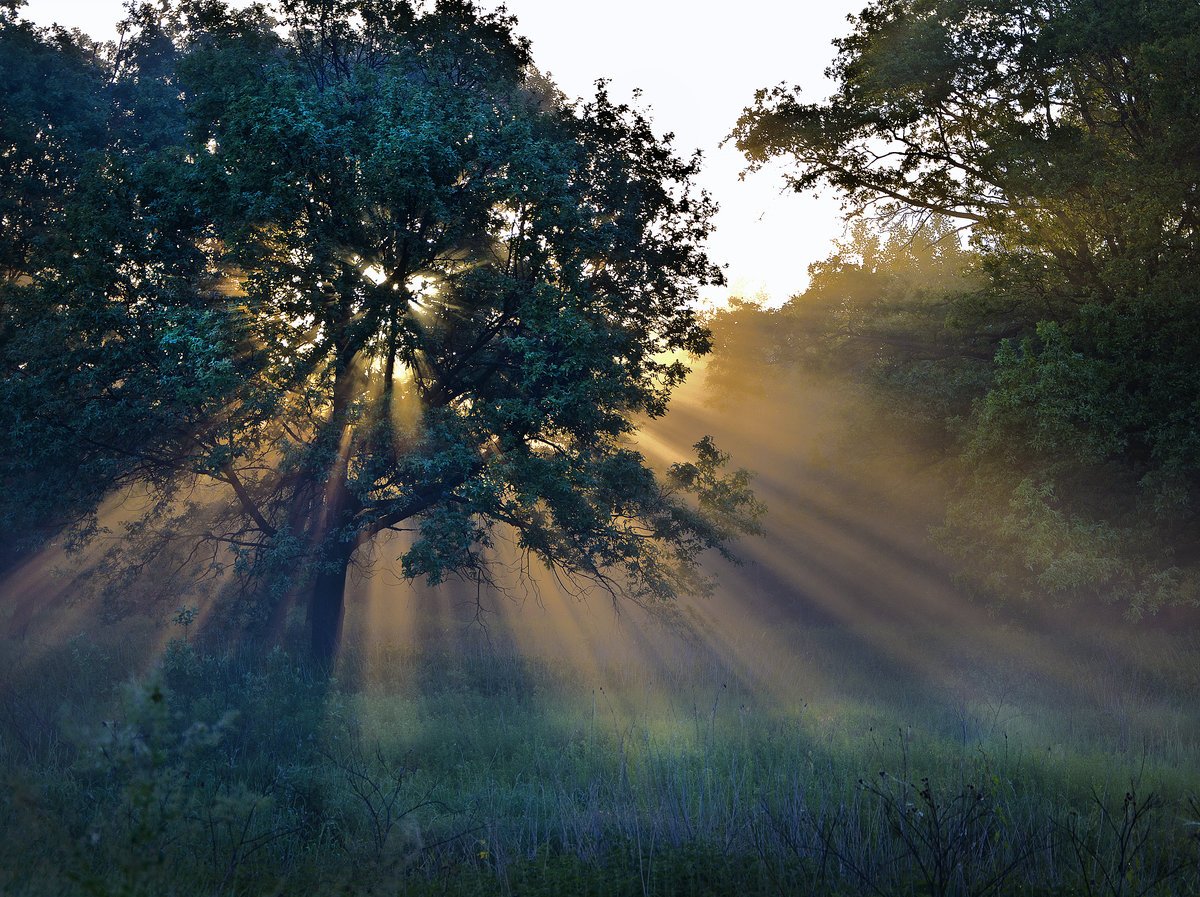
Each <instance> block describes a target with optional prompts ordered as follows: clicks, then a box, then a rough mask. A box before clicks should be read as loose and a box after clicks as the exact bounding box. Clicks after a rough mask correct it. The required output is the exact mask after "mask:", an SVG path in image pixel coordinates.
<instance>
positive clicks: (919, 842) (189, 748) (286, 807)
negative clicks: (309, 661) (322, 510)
mask: <svg viewBox="0 0 1200 897" xmlns="http://www.w3.org/2000/svg"><path fill="white" fill-rule="evenodd" d="M1106 631H1107V632H1108V639H1109V648H1108V649H1105V648H1104V647H1099V648H1097V649H1096V650H1095V651H1094V652H1093V655H1092V656H1091V657H1090V658H1089V659H1087V660H1086V661H1080V663H1081V666H1080V667H1078V668H1077V670H1076V672H1077V673H1078V674H1079V676H1080V677H1081V678H1080V680H1079V681H1081V682H1082V681H1088V682H1091V683H1093V684H1095V685H1096V686H1097V689H1096V691H1095V692H1094V693H1095V694H1096V695H1097V696H1098V700H1097V701H1096V702H1094V703H1091V704H1088V703H1084V702H1081V701H1080V700H1079V698H1078V695H1075V694H1071V693H1070V692H1068V691H1063V690H1061V689H1058V688H1048V687H1047V686H1046V684H1045V682H1044V681H1042V680H1039V679H1038V678H1037V677H1031V676H1030V675H1029V674H1028V673H1027V672H1026V671H1023V670H1021V669H1019V668H1010V669H1007V670H1004V669H997V668H995V667H994V666H992V668H990V669H987V670H986V672H983V670H984V666H986V665H980V666H978V667H976V669H977V671H978V672H977V675H978V676H979V677H980V679H979V681H977V682H975V683H974V686H975V687H974V688H972V689H971V693H972V695H973V697H971V698H969V699H968V698H966V697H964V696H965V695H966V693H967V692H966V691H964V690H963V689H951V688H946V689H933V690H930V689H929V688H927V687H924V686H921V685H919V684H918V683H917V682H916V681H915V680H914V679H913V678H912V677H904V676H902V675H898V672H897V670H896V669H895V668H892V667H890V666H889V665H887V664H886V663H884V662H882V661H881V662H880V663H878V664H874V665H873V664H871V663H864V660H863V653H862V651H861V648H860V647H859V646H856V645H854V644H852V643H851V641H850V639H849V636H848V634H847V633H846V632H845V631H844V630H842V629H840V628H838V627H823V628H821V627H817V628H812V627H810V628H808V629H807V631H806V632H805V633H804V634H803V635H800V636H798V637H799V638H801V639H802V642H801V643H799V644H796V646H795V647H796V649H797V652H798V654H802V655H804V656H805V657H807V658H808V660H809V661H810V662H813V663H816V664H818V665H820V666H821V667H822V668H823V669H825V670H826V671H828V673H829V674H830V675H829V676H828V677H827V678H826V679H825V682H826V683H835V685H832V686H825V687H820V688H816V687H815V685H814V688H813V689H812V690H809V689H805V690H806V691H809V693H810V696H809V697H807V698H805V699H799V698H797V700H796V702H795V703H792V704H791V705H788V704H787V703H786V702H782V701H778V700H772V699H768V698H764V697H763V694H762V692H761V691H760V690H758V689H755V688H752V687H751V686H750V684H749V683H746V682H737V681H729V680H728V678H727V677H728V670H723V669H720V668H714V667H712V666H708V667H704V666H699V665H697V666H693V667H691V668H687V667H686V666H679V667H676V668H675V669H674V670H673V671H672V672H671V673H670V674H668V675H665V676H658V677H657V678H656V677H655V676H654V675H653V674H652V673H650V672H649V671H648V670H646V669H637V668H634V667H632V666H625V667H621V668H610V669H608V670H606V671H605V672H604V673H603V674H601V675H600V676H599V677H596V676H584V675H582V674H571V673H564V672H563V671H562V670H558V671H556V670H554V669H552V668H550V667H549V666H547V665H546V664H544V663H539V662H535V661H529V660H527V659H522V658H520V657H518V656H516V655H514V654H511V653H509V652H506V651H504V650H503V649H502V648H498V647H496V646H495V645H492V646H488V645H487V643H486V642H484V641H481V642H479V644H478V645H477V646H476V647H475V648H474V649H470V650H463V649H462V648H461V646H460V647H459V649H458V650H457V651H455V653H453V654H451V653H444V652H440V651H438V650H437V649H431V650H430V651H425V652H414V651H411V650H408V649H399V648H392V649H389V648H386V647H380V648H377V649H376V654H375V656H373V657H371V658H366V657H358V658H355V657H353V656H351V657H348V658H346V662H345V663H344V664H343V671H344V672H343V678H335V679H333V680H330V679H329V678H327V677H325V676H322V675H315V674H313V673H310V672H308V671H306V670H305V669H304V668H303V666H302V665H300V664H298V663H297V662H296V661H295V660H294V659H293V658H292V657H290V656H289V655H288V654H286V653H284V652H283V651H282V650H277V651H274V652H273V653H271V654H269V655H267V656H265V657H263V656H261V655H243V656H234V655H229V654H227V653H225V654H222V653H215V652H207V651H204V650H202V649H200V648H198V647H196V646H194V645H192V644H190V643H188V642H187V641H185V640H183V639H182V638H178V639H175V640H174V641H172V642H171V643H170V645H169V646H168V648H167V650H166V652H165V654H164V656H163V658H162V660H161V661H160V662H157V663H155V664H154V665H153V666H152V667H150V668H149V669H141V668H139V663H140V662H139V661H138V660H137V659H136V657H134V656H132V655H129V654H128V653H126V654H125V655H123V654H122V653H121V651H120V649H119V648H117V647H114V646H108V647H104V646H102V645H101V644H99V643H97V642H96V641H94V640H92V639H90V638H88V637H79V638H77V639H75V640H73V641H72V642H70V643H68V644H67V645H64V646H61V647H59V648H58V649H56V650H54V651H50V652H47V653H44V654H42V655H41V656H40V657H38V658H37V659H36V660H35V659H30V658H28V657H26V659H25V660H22V656H23V654H24V655H27V654H28V651H22V650H21V649H20V647H19V646H16V645H13V644H8V645H6V646H5V651H4V652H3V655H2V656H4V657H5V658H7V659H8V660H7V661H6V669H5V671H4V672H5V676H4V682H5V686H4V693H3V702H2V703H0V708H2V711H3V717H2V723H0V725H2V726H3V728H2V729H0V733H2V735H0V745H2V752H3V753H2V754H0V763H2V765H3V777H4V780H5V782H6V785H5V787H4V788H3V791H2V793H3V795H4V796H3V797H2V798H0V826H2V832H3V837H2V838H0V870H3V871H2V872H0V876H2V878H0V890H2V891H3V893H5V894H12V895H31V897H32V895H43V894H46V895H49V894H55V895H57V894H103V895H140V894H146V895H150V894H178V895H192V894H195V895H199V894H299V893H320V894H333V893H363V894H366V893H374V894H493V893H494V894H522V895H528V894H547V895H550V894H576V893H577V894H595V895H609V894H611V895H618V894H620V895H624V894H629V895H647V894H661V895H666V894H764V895H765V894H806V893H817V894H866V893H871V894H879V895H885V894H886V895H892V894H914V895H917V894H920V895H926V894H929V895H960V894H962V895H966V894H970V895H985V894H996V895H1002V894H1047V895H1049V894H1088V895H1113V897H1116V895H1140V894H1154V895H1158V894H1164V895H1165V894H1181V895H1182V894H1189V893H1195V892H1196V889H1197V887H1198V885H1200V879H1198V878H1197V875H1198V872H1200V867H1198V865H1197V861H1198V859H1200V840H1198V835H1200V804H1198V803H1197V794H1198V793H1200V745H1198V743H1197V733H1198V732H1200V719H1198V718H1197V714H1196V708H1195V702H1194V700H1193V698H1192V696H1193V695H1194V694H1195V689H1196V687H1197V684H1198V683H1197V682H1196V670H1197V669H1200V665H1198V664H1197V662H1196V660H1197V652H1198V651H1200V645H1198V644H1197V642H1196V639H1195V638H1194V636H1190V635H1188V636H1181V635H1178V634H1174V635H1173V634H1170V633H1167V632H1162V631H1159V632H1153V631H1151V632H1146V631H1138V632H1135V633H1126V634H1125V638H1127V639H1128V641H1126V642H1125V643H1124V644H1123V645H1121V646H1120V650H1119V651H1118V650H1117V646H1116V645H1115V643H1113V642H1112V641H1111V636H1112V633H1111V628H1108V629H1107V630H1106ZM1014 637H1015V636H1014ZM1081 641H1084V637H1083V635H1082V634H1081ZM1087 641H1088V643H1089V644H1091V645H1093V646H1095V645H1097V644H1100V645H1103V644H1104V643H1103V641H1100V642H1097V640H1096V639H1091V640H1087ZM1130 658H1133V659H1132V660H1131V659H1130ZM962 659H963V660H966V658H962ZM977 659H978V658H977ZM368 662H369V666H370V668H371V669H374V670H377V671H382V672H376V673H374V674H373V675H372V676H371V677H370V678H369V679H365V678H361V677H359V678H356V676H355V672H354V671H355V669H356V668H357V669H363V668H366V667H367V666H368ZM779 672H780V671H775V674H778V673H779ZM722 680H724V681H722ZM798 684H799V683H798ZM805 684H809V683H805ZM799 692H800V689H797V690H796V693H797V694H799Z"/></svg>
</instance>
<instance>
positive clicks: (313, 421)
mask: <svg viewBox="0 0 1200 897" xmlns="http://www.w3.org/2000/svg"><path fill="white" fill-rule="evenodd" d="M141 14H144V15H145V16H147V17H148V18H146V19H145V20H144V21H140V23H139V24H138V25H137V27H136V29H135V33H134V34H133V35H132V37H133V38H135V39H134V40H133V42H134V43H138V44H147V43H156V41H157V39H158V38H157V36H158V35H165V36H167V37H169V38H170V47H171V51H172V52H173V53H174V56H173V57H172V64H171V66H170V74H169V75H166V76H165V77H166V78H167V83H169V85H170V86H171V88H172V91H173V92H174V95H175V96H176V97H179V98H181V100H180V101H181V103H182V114H183V117H184V125H183V128H182V134H183V137H182V138H181V139H180V140H179V142H178V143H177V144H176V145H174V146H173V147H172V148H171V152H172V153H173V156H172V158H173V160H174V164H173V168H172V171H171V175H170V178H168V179H167V180H166V181H162V182H155V189H159V188H161V189H162V191H163V197H164V199H165V200H167V201H169V202H170V203H171V205H172V207H173V208H178V209H180V210H186V211H188V213H189V214H194V215H195V216H197V221H196V222H195V224H194V226H192V225H189V227H188V228H182V227H180V226H179V225H178V224H177V223H172V225H171V230H170V234H171V235H172V237H173V238H174V239H176V240H177V241H179V242H180V243H181V245H186V247H187V248H188V251H189V252H190V253H192V254H193V257H194V258H195V259H196V261H195V270H194V271H193V272H192V276H191V277H188V278H184V279H183V280H182V281H181V283H186V284H187V285H188V287H189V289H191V290H192V291H193V293H194V294H195V295H198V296H202V297H203V298H204V301H205V302H206V303H207V305H206V311H207V313H208V314H210V315H211V316H212V320H213V321H214V322H215V323H214V325H213V326H212V327H209V328H208V329H207V330H202V329H200V328H198V327H197V326H196V323H195V322H194V321H193V322H191V323H188V324H186V325H185V326H183V327H182V329H181V330H180V331H179V332H178V334H177V335H178V337H179V339H180V340H181V341H183V342H185V343H186V344H187V348H186V350H184V354H185V355H187V356H188V358H190V359H193V360H201V361H203V362H204V364H206V365H208V368H209V370H210V372H215V373H209V374H207V375H206V377H207V379H202V380H201V381H200V382H199V385H198V394H197V396H196V397H195V401H194V402H193V403H192V405H191V406H190V407H191V408H193V409H199V408H203V409H204V410H205V411H206V415H205V417H204V418H203V419H196V418H195V417H194V416H192V417H189V425H188V426H187V427H186V428H180V427H178V426H176V427H173V428H171V429H170V430H169V432H168V433H166V434H164V435H163V437H162V438H155V439H151V440H149V441H148V442H147V443H146V444H144V445H139V446H136V447H135V448H133V449H132V450H131V453H132V454H133V455H134V456H136V459H137V463H136V464H134V465H131V467H130V468H129V471H130V472H133V471H136V475H137V476H139V477H140V478H141V479H140V480H139V481H140V482H141V483H143V485H149V486H152V487H153V488H154V489H155V490H156V495H157V497H158V500H157V502H156V503H155V509H156V512H157V513H156V519H155V520H154V521H153V524H154V525H153V526H150V525H149V523H148V522H147V521H139V522H138V524H137V531H138V532H141V533H150V532H156V533H158V534H159V535H160V536H163V537H165V538H166V539H168V540H171V541H174V542H178V541H179V540H180V539H183V538H185V537H186V538H192V539H199V540H200V541H201V542H203V543H205V544H207V545H209V546H210V547H211V553H210V554H208V555H206V558H207V561H206V562H207V563H209V564H210V565H217V566H231V567H234V568H235V569H236V570H238V571H239V572H242V573H253V574H254V575H255V576H256V578H257V581H259V582H263V583H266V585H267V588H268V589H269V590H273V593H274V594H275V596H276V597H279V596H280V595H283V594H284V593H297V592H298V593H302V594H303V595H304V596H305V600H306V601H307V607H308V618H309V625H310V631H311V643H312V650H313V652H314V654H315V655H316V656H317V657H318V658H319V659H322V660H325V661H328V660H330V659H331V658H332V657H333V655H334V653H335V651H336V648H337V645H338V641H339V631H340V625H341V618H342V613H343V603H344V597H343V596H344V588H345V582H346V576H347V571H348V569H349V567H350V565H351V564H352V562H353V561H354V559H355V558H356V557H362V556H363V555H364V554H366V553H368V552H370V550H371V547H372V544H373V542H374V541H375V540H376V537H378V536H379V535H380V534H382V533H386V532H389V531H402V532H406V533H407V534H409V537H410V539H411V544H410V545H409V547H408V548H407V550H406V551H405V553H404V556H403V569H404V572H405V574H406V575H408V576H411V577H418V576H424V577H427V578H428V579H429V580H430V581H431V582H434V583H436V582H439V581H441V580H442V579H444V578H445V577H447V576H450V575H461V576H469V577H477V578H480V579H482V580H485V581H486V580H487V578H488V576H489V572H488V561H487V549H488V548H489V547H490V546H491V545H492V544H493V538H494V533H495V531H496V528H497V527H506V528H509V529H511V531H512V532H513V533H514V534H515V536H514V538H515V539H516V541H517V544H518V545H519V547H520V549H521V550H523V551H525V552H527V553H529V554H531V555H534V556H536V557H537V558H540V559H541V561H543V562H544V563H546V564H547V565H549V566H551V567H553V568H554V569H556V570H558V571H559V572H561V573H565V574H566V575H569V576H582V577H587V578H590V579H591V580H593V581H595V582H598V583H600V584H602V585H603V586H604V587H606V588H608V589H610V590H612V591H613V592H614V593H616V592H618V591H619V592H621V593H624V594H628V595H631V596H633V597H635V598H639V599H652V598H661V597H668V596H670V595H673V594H675V593H676V592H677V591H678V590H680V589H684V588H692V587H695V586H696V585H698V584H699V582H700V577H699V575H698V568H697V562H698V558H699V555H700V554H701V553H702V552H704V551H705V550H707V549H709V548H717V549H719V550H722V551H725V550H726V549H725V543H726V542H727V540H728V539H730V538H731V537H732V536H734V535H735V534H736V533H737V532H740V531H745V530H750V529H753V528H754V526H755V522H754V521H755V519H756V517H757V515H758V514H759V512H760V509H759V507H758V505H757V503H756V502H755V501H754V499H753V497H752V495H751V493H750V491H749V488H748V483H749V481H748V475H747V474H745V472H743V471H736V472H733V473H729V474H725V473H723V472H722V468H723V467H724V466H725V465H726V463H727V461H728V459H727V457H726V456H725V455H724V454H722V453H721V452H719V451H718V450H717V449H716V448H715V447H714V446H713V445H712V443H711V441H709V440H707V439H705V440H702V441H701V442H699V443H698V444H697V449H698V454H697V458H696V460H695V461H694V462H693V463H688V464H681V465H676V466H674V467H672V468H671V469H670V470H669V471H668V472H667V473H666V474H665V476H658V475H656V474H655V473H654V472H653V471H652V470H651V469H650V468H649V467H648V466H647V464H646V462H645V460H644V459H643V458H642V457H641V455H640V454H638V453H637V452H636V451H635V450H634V448H632V446H631V445H630V444H629V437H630V435H631V433H632V432H633V430H634V429H635V426H636V424H637V422H638V421H639V420H640V419H642V418H645V417H656V416H659V415H661V414H663V413H664V412H665V410H666V408H667V402H668V399H669V397H670V394H671V391H672V390H673V388H674V387H675V386H677V385H678V384H679V383H680V382H681V381H682V379H683V378H684V376H685V375H686V373H687V367H686V365H685V364H684V363H683V361H682V360H681V358H682V357H683V356H684V354H685V353H692V354H703V353H704V352H706V351H707V350H708V335H707V332H706V331H705V329H704V328H703V327H702V326H701V324H700V323H699V322H698V320H697V318H696V315H695V313H694V311H693V305H692V301H693V300H694V298H695V296H696V290H697V289H698V287H699V286H701V285H702V284H705V283H712V282H717V281H719V278H720V274H719V271H718V269H717V268H716V267H715V266H714V265H713V264H712V263H711V262H710V261H709V260H708V259H707V257H706V256H705V254H704V252H703V249H702V245H701V244H702V241H703V239H704V237H705V236H706V234H707V233H708V231H709V228H710V223H709V222H710V217H711V214H712V211H713V206H712V203H711V202H710V200H709V199H708V198H707V197H706V196H705V195H703V194H702V193H700V192H698V191H697V190H696V188H695V187H694V184H693V177H694V174H695V172H696V168H697V164H698V159H697V158H692V159H686V160H685V159H679V158H677V157H676V156H675V154H674V152H673V150H672V148H671V146H670V145H669V143H668V142H666V141H664V140H662V139H660V138H658V137H657V136H656V135H655V133H654V132H653V130H652V128H651V126H650V123H649V122H648V121H647V120H646V119H645V117H644V116H642V115H641V114H640V113H639V112H637V111H636V110H635V109H632V108H630V107H628V106H626V105H623V104H618V103H615V102H613V101H612V100H611V99H610V98H609V96H608V95H607V92H606V91H605V90H604V87H603V85H601V86H600V88H599V90H598V92H597V95H596V97H595V99H594V100H592V101H590V102H587V103H583V104H577V105H571V104H568V103H566V102H565V100H564V99H563V98H562V97H561V95H559V94H558V93H557V91H555V89H554V88H553V86H552V85H550V84H549V83H548V82H547V81H546V80H545V79H543V78H542V77H541V76H539V75H538V73H537V72H536V70H535V69H534V68H533V66H532V63H531V61H530V58H529V50H528V45H527V44H526V43H525V42H524V41H523V40H521V39H520V38H518V37H516V36H515V34H514V31H513V27H514V24H515V23H514V22H513V20H512V19H511V18H509V17H508V16H506V15H504V14H503V13H497V14H483V13H481V12H479V11H478V10H476V9H475V8H474V6H473V5H471V4H470V3H464V2H450V0H446V2H440V3H438V4H436V6H434V7H433V8H432V9H428V10H421V9H419V8H418V7H417V6H416V5H414V4H412V3H409V2H405V0H361V2H359V0H284V2H281V3H280V4H279V5H278V7H277V8H276V9H275V15H276V16H277V18H272V17H270V16H268V14H267V13H266V11H265V10H263V9H261V8H258V7H251V8H250V9H249V10H245V11H235V10H230V9H227V8H225V7H224V5H223V4H221V3H219V2H209V0H197V2H185V3H181V4H180V5H179V6H178V7H176V8H173V9H171V10H168V12H167V13H166V14H161V13H160V14H157V15H152V14H151V13H150V12H149V11H146V10H142V11H141ZM150 38H154V40H151V39H150ZM163 58H164V59H165V58H166V57H163ZM132 117H133V119H134V120H140V119H139V116H138V115H137V114H136V113H135V114H134V115H133V116H132ZM140 152H141V151H140V150H138V149H131V150H130V151H129V154H130V155H132V156H133V157H135V158H138V157H139V154H140ZM168 183H169V186H168ZM152 286H153V289H152V290H150V291H147V293H146V295H145V296H144V297H143V298H144V301H147V302H149V303H151V304H156V303H157V301H158V297H159V290H160V289H161V287H160V286H159V285H158V284H154V285H152ZM168 305H170V303H168ZM161 394H162V390H158V389H156V390H153V391H151V393H150V400H151V403H152V404H153V403H155V402H160V401H161ZM201 483H209V484H215V485H217V486H219V487H220V489H219V490H217V492H219V494H220V495H222V496H224V497H225V498H222V499H220V500H212V498H211V496H212V495H213V494H214V490H212V489H209V490H207V491H206V492H205V500H204V501H203V502H200V501H189V500H187V499H188V497H189V496H192V497H193V498H194V497H195V496H196V495H198V494H199V493H197V492H196V491H195V488H196V486H197V485H198V484H201ZM226 499H227V500H226ZM147 550H148V549H144V548H143V547H139V548H138V551H147ZM145 557H146V555H145V554H143V556H142V557H140V558H138V561H139V563H144V562H145Z"/></svg>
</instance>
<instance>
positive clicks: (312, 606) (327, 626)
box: [308, 549, 353, 667]
mask: <svg viewBox="0 0 1200 897" xmlns="http://www.w3.org/2000/svg"><path fill="white" fill-rule="evenodd" d="M352 554H353V550H340V549H339V550H338V551H336V552H335V553H334V554H333V556H331V557H328V558H326V560H325V561H324V562H323V563H322V565H321V569H320V571H319V572H318V573H317V576H316V579H315V580H314V582H313V584H312V591H311V592H310V593H309V598H308V625H309V635H310V639H311V641H310V649H311V651H312V658H313V660H314V661H315V662H316V663H318V664H320V665H321V666H324V667H332V666H333V663H334V661H335V660H337V652H338V647H339V646H340V645H341V641H342V617H343V614H344V611H345V605H346V574H347V573H348V571H349V569H350V557H351V555H352Z"/></svg>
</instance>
